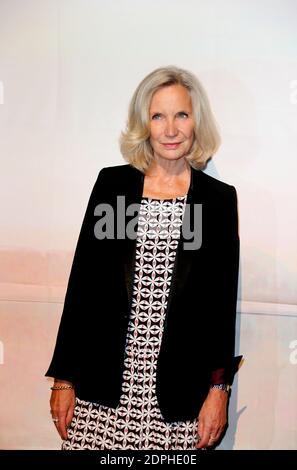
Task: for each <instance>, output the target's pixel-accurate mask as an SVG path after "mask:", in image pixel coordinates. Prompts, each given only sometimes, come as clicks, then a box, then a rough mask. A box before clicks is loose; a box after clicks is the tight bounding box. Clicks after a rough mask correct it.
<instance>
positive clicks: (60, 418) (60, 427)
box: [53, 413, 67, 440]
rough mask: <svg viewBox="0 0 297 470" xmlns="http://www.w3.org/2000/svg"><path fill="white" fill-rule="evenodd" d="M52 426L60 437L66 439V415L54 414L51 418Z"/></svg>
mask: <svg viewBox="0 0 297 470" xmlns="http://www.w3.org/2000/svg"><path fill="white" fill-rule="evenodd" d="M53 421H54V424H55V426H56V429H57V431H58V433H59V434H60V437H61V438H62V439H63V440H65V439H67V430H66V413H63V414H61V413H55V418H53Z"/></svg>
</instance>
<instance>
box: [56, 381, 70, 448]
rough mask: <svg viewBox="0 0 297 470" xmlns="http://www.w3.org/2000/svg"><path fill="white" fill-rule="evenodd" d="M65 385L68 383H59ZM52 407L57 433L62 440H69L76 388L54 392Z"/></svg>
mask: <svg viewBox="0 0 297 470" xmlns="http://www.w3.org/2000/svg"><path fill="white" fill-rule="evenodd" d="M63 384H65V385H66V382H59V385H63ZM68 384H69V383H68ZM50 407H51V414H52V418H53V421H54V424H55V426H56V428H57V431H58V433H59V434H60V436H61V438H62V439H63V440H65V439H67V427H68V426H69V425H70V423H71V421H72V418H73V413H74V407H75V393H74V388H72V389H69V390H52V394H51V398H50Z"/></svg>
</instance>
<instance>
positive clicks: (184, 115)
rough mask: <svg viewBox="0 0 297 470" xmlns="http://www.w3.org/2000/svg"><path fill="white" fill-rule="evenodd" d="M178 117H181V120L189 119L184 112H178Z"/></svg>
mask: <svg viewBox="0 0 297 470" xmlns="http://www.w3.org/2000/svg"><path fill="white" fill-rule="evenodd" d="M177 115H178V117H181V118H183V119H186V118H187V117H189V115H188V113H185V112H184V111H180V112H179V113H177Z"/></svg>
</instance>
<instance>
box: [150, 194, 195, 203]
mask: <svg viewBox="0 0 297 470" xmlns="http://www.w3.org/2000/svg"><path fill="white" fill-rule="evenodd" d="M186 197H187V194H184V195H183V196H176V197H171V198H162V199H161V198H157V197H150V196H142V199H146V200H147V201H159V202H163V201H176V200H177V199H185V198H186Z"/></svg>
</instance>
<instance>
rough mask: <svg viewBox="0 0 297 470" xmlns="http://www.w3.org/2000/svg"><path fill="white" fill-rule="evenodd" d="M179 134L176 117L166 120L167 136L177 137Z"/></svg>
mask: <svg viewBox="0 0 297 470" xmlns="http://www.w3.org/2000/svg"><path fill="white" fill-rule="evenodd" d="M177 134H178V130H177V127H176V123H175V121H174V119H167V120H166V127H165V135H166V136H167V137H175V136H176V135H177Z"/></svg>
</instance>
